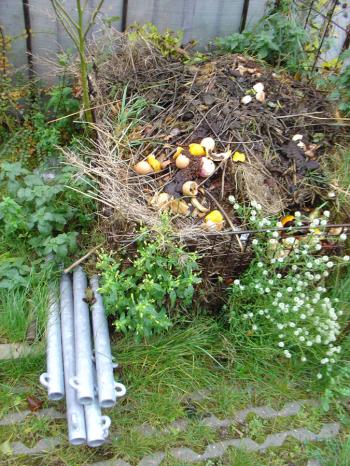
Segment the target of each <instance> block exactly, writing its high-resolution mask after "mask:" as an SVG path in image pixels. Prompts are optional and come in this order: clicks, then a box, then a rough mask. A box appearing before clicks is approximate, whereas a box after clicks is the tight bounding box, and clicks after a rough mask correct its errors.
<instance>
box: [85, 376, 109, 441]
mask: <svg viewBox="0 0 350 466" xmlns="http://www.w3.org/2000/svg"><path fill="white" fill-rule="evenodd" d="M94 381H95V383H96V382H97V380H96V370H95V368H94ZM84 412H85V421H86V434H87V444H88V446H89V447H93V448H96V447H100V446H101V445H103V444H104V443H105V441H106V439H107V437H108V433H109V432H108V429H109V427H110V425H111V419H110V418H109V417H108V416H102V415H101V406H100V404H99V402H98V398H97V395H96V394H95V397H94V400H93V402H92V403H91V405H85V406H84Z"/></svg>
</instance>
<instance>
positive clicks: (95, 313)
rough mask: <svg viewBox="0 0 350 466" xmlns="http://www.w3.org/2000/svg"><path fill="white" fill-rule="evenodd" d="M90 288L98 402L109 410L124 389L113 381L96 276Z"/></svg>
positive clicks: (109, 351)
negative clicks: (91, 293) (92, 298)
mask: <svg viewBox="0 0 350 466" xmlns="http://www.w3.org/2000/svg"><path fill="white" fill-rule="evenodd" d="M90 286H91V289H92V290H93V292H94V297H95V300H96V301H95V303H94V304H92V306H91V310H92V327H93V335H94V348H95V351H94V353H95V363H96V378H97V387H98V401H99V403H100V405H101V407H102V408H110V407H112V406H114V405H115V403H116V399H117V397H121V396H123V395H125V393H126V388H125V386H124V385H123V384H121V383H117V382H115V380H114V375H113V367H115V366H114V364H113V358H112V353H111V345H110V341H109V332H108V324H107V318H106V314H105V310H104V307H103V302H102V297H101V295H100V294H99V293H98V288H99V284H98V277H97V276H96V275H95V276H93V277H92V278H91V280H90Z"/></svg>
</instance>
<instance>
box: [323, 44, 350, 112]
mask: <svg viewBox="0 0 350 466" xmlns="http://www.w3.org/2000/svg"><path fill="white" fill-rule="evenodd" d="M348 57H350V50H347V51H346V52H344V53H343V54H342V55H341V57H340V60H341V61H343V60H345V59H346V58H348ZM328 80H329V86H330V87H331V89H332V91H331V93H330V94H329V98H330V100H332V101H333V102H336V103H337V104H338V108H339V110H340V112H341V113H342V114H343V115H344V116H350V65H347V66H344V67H343V69H342V70H341V71H340V72H339V74H334V75H331V76H329V77H328Z"/></svg>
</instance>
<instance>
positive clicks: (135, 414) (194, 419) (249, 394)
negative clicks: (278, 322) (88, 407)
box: [0, 321, 350, 466]
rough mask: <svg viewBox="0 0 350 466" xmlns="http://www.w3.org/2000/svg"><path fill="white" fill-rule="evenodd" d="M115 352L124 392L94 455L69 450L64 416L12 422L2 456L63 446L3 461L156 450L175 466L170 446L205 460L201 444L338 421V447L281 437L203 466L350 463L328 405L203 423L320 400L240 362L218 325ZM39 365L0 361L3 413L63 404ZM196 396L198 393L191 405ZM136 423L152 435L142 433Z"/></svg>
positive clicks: (278, 374)
mask: <svg viewBox="0 0 350 466" xmlns="http://www.w3.org/2000/svg"><path fill="white" fill-rule="evenodd" d="M114 350H115V355H116V356H117V359H118V361H119V363H120V370H119V376H120V379H121V380H122V381H123V383H124V384H125V385H126V386H127V388H128V394H127V396H126V397H125V399H123V400H122V401H121V402H120V403H119V404H118V405H117V406H116V407H115V408H113V409H111V410H106V411H105V412H106V414H108V415H109V416H110V417H111V418H112V426H113V427H112V430H111V433H110V440H111V443H109V444H107V445H105V446H103V447H100V448H97V449H90V448H87V447H72V446H70V445H69V444H68V442H67V440H66V421H65V419H62V420H52V419H49V418H45V419H38V418H36V417H35V416H28V417H27V418H26V419H25V421H23V422H21V423H20V424H18V425H13V426H6V427H5V426H2V427H0V445H1V450H2V452H6V450H7V449H6V447H7V446H8V442H10V443H11V442H15V441H22V442H23V443H24V444H25V445H27V446H33V445H34V444H35V443H36V442H37V441H38V440H40V439H41V438H44V437H54V436H58V437H61V438H62V440H63V443H62V445H60V446H58V447H56V448H55V449H54V450H52V451H50V452H48V453H47V454H44V455H34V456H33V457H24V456H22V457H17V456H11V454H10V451H8V453H9V454H8V455H3V459H2V460H1V461H2V462H1V464H16V465H17V464H20V465H34V464H35V465H61V464H62V465H78V464H79V465H80V464H89V463H92V462H94V461H101V460H104V459H109V458H112V457H116V458H120V459H124V460H126V461H128V462H130V463H131V464H135V465H136V464H137V463H138V462H139V461H140V459H142V458H143V457H144V456H145V455H148V454H151V453H155V452H159V451H163V452H166V453H168V456H167V457H166V459H164V461H163V463H162V464H164V465H172V466H173V465H179V464H181V463H177V462H176V461H175V460H174V458H171V456H170V454H169V452H170V449H171V448H175V447H188V448H191V449H192V450H194V451H196V452H198V453H202V452H203V451H204V450H205V447H206V446H207V445H209V444H211V443H215V442H218V441H220V440H225V439H232V438H242V437H249V438H251V439H253V440H255V441H256V442H258V443H262V442H263V441H264V439H265V437H266V436H267V435H268V434H271V433H277V432H282V431H285V430H290V429H293V428H300V427H305V428H307V429H309V430H311V431H313V432H316V433H318V432H319V430H320V428H321V426H322V425H323V424H324V423H328V422H335V421H337V422H340V423H341V434H340V436H339V438H338V439H337V440H335V441H330V442H323V443H317V444H316V443H307V444H301V443H300V442H298V441H296V440H294V439H288V440H287V441H286V442H285V444H284V445H283V446H282V447H280V448H273V449H270V450H268V451H267V452H265V453H261V454H258V453H249V452H244V451H241V450H238V449H229V450H228V451H227V452H226V454H225V456H224V457H222V458H220V459H219V460H213V461H208V462H206V463H203V464H206V465H207V466H209V465H237V466H238V465H242V466H243V465H273V466H275V465H276V466H279V465H289V464H296V465H304V464H306V462H307V459H310V458H322V461H324V463H322V464H327V465H339V466H340V465H341V466H345V465H347V464H349V463H348V462H347V461H349V459H348V455H347V453H346V452H347V451H349V441H348V440H347V436H348V435H349V433H350V418H349V416H348V412H347V411H346V409H345V405H342V404H340V403H335V404H332V405H331V407H330V409H329V411H328V412H327V413H325V412H323V411H322V409H321V407H319V406H313V405H309V404H305V405H303V408H302V409H301V410H300V411H299V412H298V413H297V414H296V415H295V416H290V417H277V418H274V419H262V418H261V417H259V416H257V415H256V414H253V413H250V414H248V416H247V417H246V419H245V421H244V422H243V423H239V424H238V423H233V424H232V425H230V426H229V427H227V428H220V429H213V428H209V427H207V426H205V425H203V423H202V420H203V419H205V417H207V416H208V415H209V414H214V415H216V416H217V417H218V418H219V419H225V418H226V419H227V418H230V417H234V415H235V413H236V412H237V411H238V410H241V409H244V408H246V407H249V406H262V405H268V406H270V407H272V408H274V409H276V410H278V409H281V408H282V407H283V406H284V404H285V403H286V402H288V401H293V400H302V399H311V398H312V399H316V400H317V399H319V396H320V395H319V390H318V387H317V385H316V386H315V385H313V384H311V383H310V381H309V380H308V379H307V377H304V378H300V377H299V376H298V375H297V374H296V373H295V372H294V371H293V370H292V368H291V367H288V365H286V364H279V363H278V362H276V363H275V364H274V365H271V364H269V363H268V362H267V363H266V365H260V366H257V365H256V364H255V363H254V359H253V358H250V359H249V360H243V359H241V358H240V356H239V355H237V354H235V351H234V349H233V346H232V343H230V341H229V339H228V338H226V336H225V333H224V332H223V331H222V329H221V328H220V327H219V326H218V324H216V323H211V322H210V321H209V322H208V321H206V322H204V321H197V322H194V323H193V324H192V325H191V326H189V327H187V328H186V329H185V330H183V329H176V328H174V329H172V330H171V331H169V333H168V334H166V335H164V336H161V337H155V338H153V339H151V340H150V341H149V343H148V344H142V343H141V344H136V343H134V342H133V341H132V340H131V339H130V338H126V339H121V340H119V341H118V342H116V343H115V346H114ZM44 366H45V358H44V356H43V355H42V356H37V357H35V358H33V357H32V358H28V359H23V360H21V361H19V360H14V361H7V362H2V363H1V367H0V377H1V385H0V397H1V398H0V406H1V416H4V415H5V414H6V413H8V412H14V411H21V410H24V409H27V402H26V397H27V396H29V395H31V396H36V397H38V398H39V399H42V400H43V401H44V407H47V406H49V405H50V406H55V407H56V408H57V409H58V410H62V411H64V403H63V402H58V403H50V404H49V403H48V402H47V399H46V394H45V392H44V390H43V389H42V388H41V387H40V385H39V383H38V378H39V375H40V373H41V372H42V371H43V369H44ZM198 390H205V391H203V392H202V396H201V397H196V396H193V398H192V395H193V394H195V393H198ZM178 419H186V420H187V421H188V426H187V429H186V430H184V431H180V430H177V429H175V428H171V426H170V428H168V429H166V428H167V427H169V425H170V424H171V423H172V422H173V421H175V420H178ZM140 426H143V430H144V429H145V426H148V428H153V429H155V431H153V434H149V435H145V434H144V432H143V430H142V429H141V428H140Z"/></svg>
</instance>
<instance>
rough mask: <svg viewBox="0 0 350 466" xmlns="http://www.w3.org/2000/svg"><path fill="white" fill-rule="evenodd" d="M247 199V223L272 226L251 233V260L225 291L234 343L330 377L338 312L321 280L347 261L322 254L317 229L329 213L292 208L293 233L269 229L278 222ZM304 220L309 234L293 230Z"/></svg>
mask: <svg viewBox="0 0 350 466" xmlns="http://www.w3.org/2000/svg"><path fill="white" fill-rule="evenodd" d="M252 204H253V205H252V207H250V208H249V209H248V214H249V223H250V227H251V228H253V229H254V228H260V229H261V228H267V229H269V228H271V230H272V231H271V230H270V231H268V232H267V233H258V234H257V236H256V237H255V238H254V240H253V242H252V247H253V248H254V251H255V254H256V260H255V261H254V262H253V263H252V264H251V266H250V267H249V269H248V270H247V272H246V273H245V274H244V275H243V276H242V277H241V279H240V280H238V279H236V280H235V281H234V283H233V285H232V287H231V288H230V291H229V303H228V305H227V307H226V309H227V311H228V313H229V318H230V323H231V330H232V332H233V334H234V335H235V339H236V342H237V344H238V345H239V346H240V347H241V348H245V349H247V348H250V350H252V348H254V351H255V353H257V352H258V350H259V349H260V350H261V352H262V354H263V355H264V357H266V358H268V357H276V356H281V357H284V358H286V359H287V360H288V359H290V360H291V361H292V362H294V363H296V364H301V365H306V366H307V367H309V368H312V369H316V371H317V378H319V379H321V378H322V377H324V376H329V377H332V373H333V367H334V365H335V364H336V362H337V360H338V358H339V353H340V352H341V346H340V345H339V344H338V342H337V339H338V336H339V334H340V330H341V325H340V322H341V316H342V314H343V311H342V309H337V308H338V304H337V303H338V299H337V298H334V299H331V298H329V297H328V296H327V289H326V287H325V279H326V278H327V277H328V276H329V275H330V272H331V271H332V269H333V268H334V267H335V266H336V262H340V263H342V262H343V261H344V262H347V261H349V256H344V257H343V258H342V259H341V258H338V257H334V258H330V257H328V255H326V254H324V249H323V242H324V240H323V239H322V238H323V234H322V228H323V227H324V226H326V225H327V221H328V217H329V212H328V211H325V212H324V213H323V215H322V216H320V217H319V218H314V219H313V220H310V219H309V218H303V217H302V216H301V214H300V213H299V212H296V213H295V217H296V224H295V228H294V235H293V233H292V231H293V228H292V230H291V232H288V234H287V235H285V236H281V234H280V233H279V232H278V231H273V228H276V227H281V226H282V225H281V223H280V222H278V221H277V220H276V219H269V218H264V217H263V216H262V215H260V210H259V209H261V207H260V206H259V205H258V204H256V203H252ZM235 208H236V210H237V212H238V213H239V214H241V215H243V213H244V209H243V207H242V206H240V205H239V204H237V203H236V204H235ZM246 213H247V212H246ZM307 222H308V223H307ZM310 222H311V223H310ZM309 223H310V234H308V235H302V234H300V233H297V232H298V226H299V227H300V226H301V225H305V224H306V225H308V224H309ZM345 240H346V235H344V234H342V235H340V236H339V237H338V241H340V242H341V241H345Z"/></svg>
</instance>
